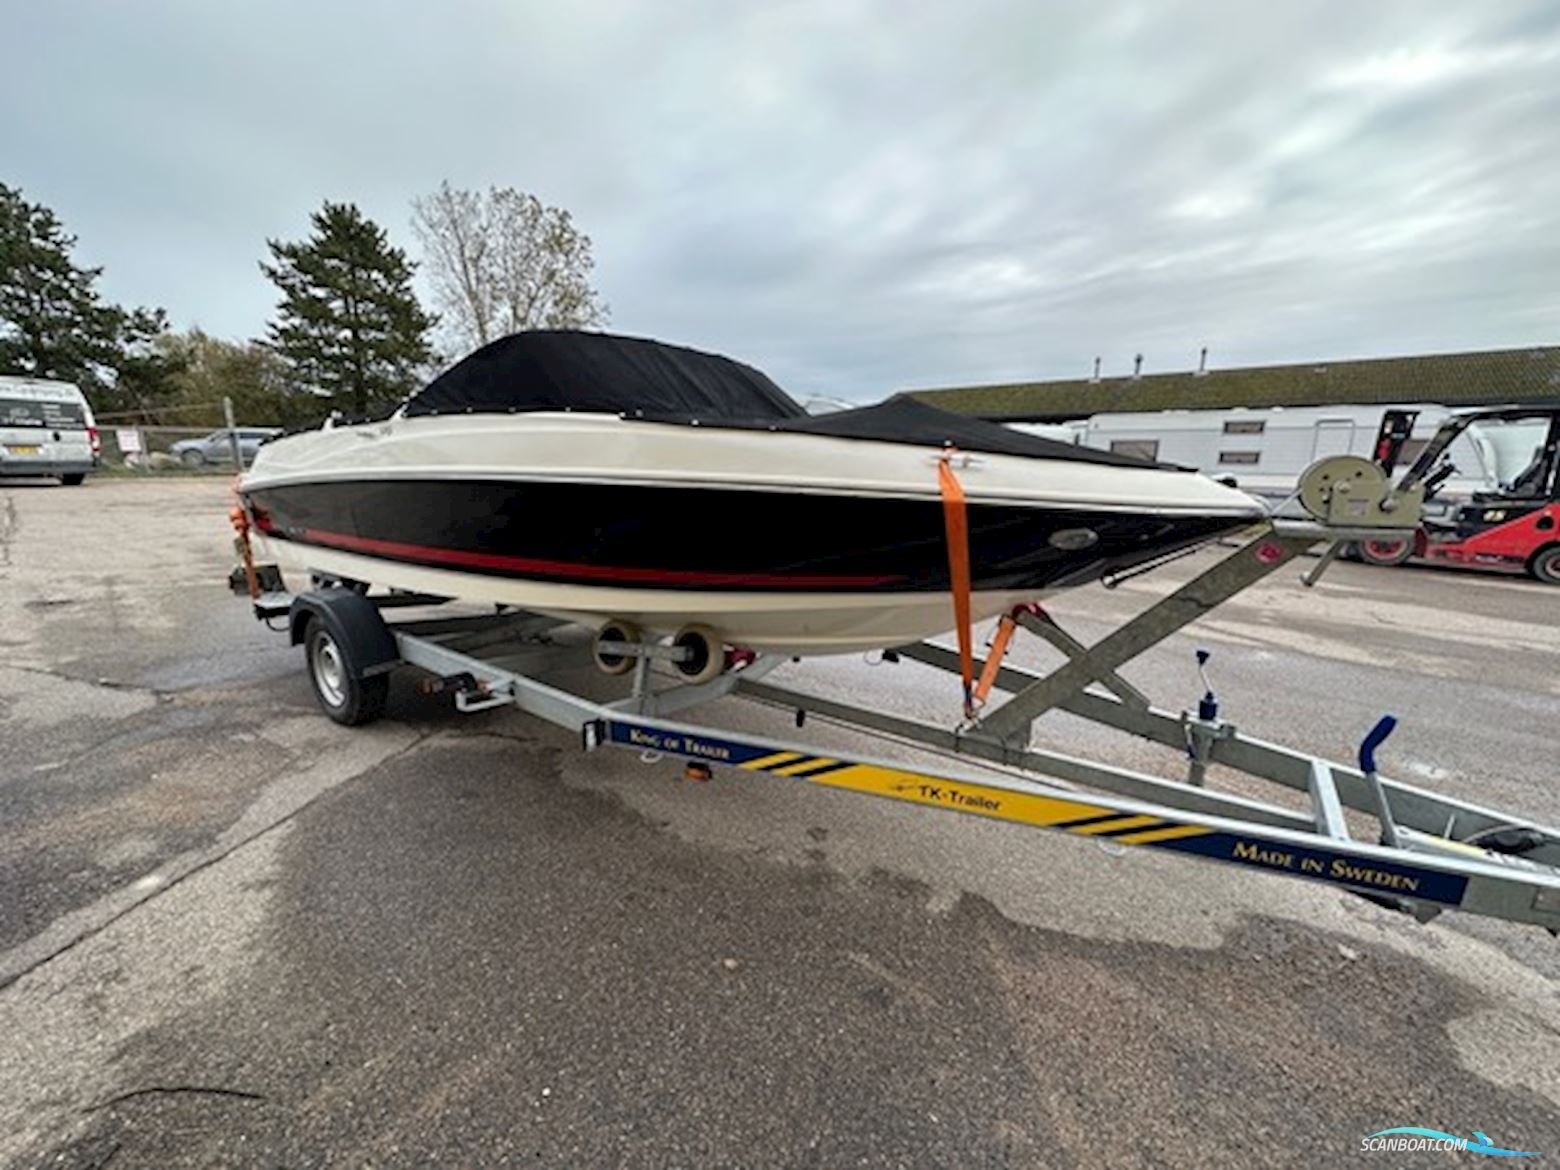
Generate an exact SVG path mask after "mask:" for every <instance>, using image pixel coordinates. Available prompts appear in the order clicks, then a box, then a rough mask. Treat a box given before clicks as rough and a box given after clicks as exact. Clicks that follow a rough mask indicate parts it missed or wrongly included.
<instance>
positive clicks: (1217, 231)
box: [0, 0, 1560, 399]
mask: <svg viewBox="0 0 1560 1170" xmlns="http://www.w3.org/2000/svg"><path fill="white" fill-rule="evenodd" d="M5 24H6V37H5V40H6V49H5V81H4V85H3V88H0V181H5V182H8V183H10V184H12V185H16V186H20V187H21V188H22V189H23V190H24V191H25V192H26V194H27V195H28V196H29V197H30V198H32V199H34V200H37V201H41V202H43V203H46V204H48V205H50V206H52V207H53V208H54V209H55V210H56V211H57V212H58V213H59V214H60V215H61V216H62V217H63V218H64V220H65V222H66V225H67V226H68V227H69V228H70V229H71V230H72V231H74V232H75V233H76V234H77V235H78V236H79V237H80V246H79V249H78V255H79V259H81V260H82V261H84V262H89V263H93V264H102V265H104V266H105V267H106V273H105V276H104V280H103V288H104V291H105V292H106V293H107V294H108V295H109V296H110V297H112V298H114V299H116V300H120V301H123V302H127V303H137V304H155V305H162V306H165V307H166V308H167V309H168V311H169V313H170V314H171V316H172V318H173V320H174V322H175V323H176V324H177V325H180V326H184V325H191V324H199V325H200V326H201V327H203V328H205V329H207V330H209V331H211V332H214V333H217V334H220V335H224V336H231V337H253V336H258V335H260V333H261V332H262V330H263V328H264V323H265V321H266V318H267V317H268V316H269V314H270V312H271V309H272V307H273V304H274V297H273V289H272V288H271V286H270V285H269V284H267V283H266V282H265V280H264V278H263V277H262V276H261V275H260V273H259V270H258V268H257V266H256V264H257V261H258V259H259V258H260V256H261V254H262V252H263V246H264V240H265V238H266V237H268V236H271V237H281V238H298V237H301V236H303V235H304V234H306V232H307V218H308V215H309V212H310V211H311V210H313V209H314V208H316V207H317V206H318V205H319V203H320V201H321V200H322V199H324V198H331V199H337V200H352V201H355V202H357V203H358V204H359V205H360V206H361V207H362V208H363V209H364V210H365V211H366V212H367V213H368V214H369V215H371V216H372V217H374V218H375V219H377V220H378V221H379V222H381V223H382V224H384V225H385V226H386V228H387V229H388V230H389V232H390V234H391V237H392V238H393V239H394V240H396V241H397V242H398V243H400V244H401V245H402V246H404V247H406V248H407V249H408V251H410V252H411V253H412V254H413V256H414V257H415V255H416V243H415V239H414V237H413V236H412V232H411V229H410V226H409V222H408V220H409V207H408V204H409V201H410V200H411V198H412V197H413V196H415V195H418V194H421V193H424V192H427V191H430V190H432V189H433V188H435V187H436V186H437V185H438V184H439V182H440V181H441V180H443V179H449V180H450V181H451V182H452V183H454V184H455V185H456V186H468V187H482V186H486V185H489V184H498V185H512V186H516V187H519V188H521V189H523V190H527V191H531V192H534V193H535V194H537V195H538V196H540V197H541V198H542V199H543V200H545V201H547V202H550V203H555V204H559V205H562V206H564V207H567V208H569V209H570V210H571V211H572V212H573V213H574V215H575V217H576V218H577V220H578V222H579V223H580V224H581V226H582V227H583V228H584V229H585V230H586V231H587V232H588V233H589V234H590V235H591V236H592V237H593V239H594V240H595V248H596V257H597V277H598V282H597V283H598V286H599V287H600V289H601V291H602V293H603V295H604V296H605V298H606V299H607V301H608V302H609V303H610V305H611V309H612V328H613V329H615V330H618V331H620V332H626V333H635V334H641V335H648V336H655V337H660V338H663V339H665V340H669V341H677V342H681V343H685V344H690V345H696V346H701V347H705V348H712V349H718V350H721V351H724V352H727V353H730V354H732V355H733V356H737V357H741V358H743V359H745V360H748V361H751V362H753V363H755V364H757V365H760V366H762V367H764V368H766V369H767V370H768V371H769V372H770V373H772V374H773V375H774V376H775V377H776V378H777V380H779V381H780V382H781V383H782V384H783V385H786V386H788V387H789V388H790V389H792V390H793V391H794V392H801V393H804V394H806V393H831V394H839V395H844V396H849V397H855V398H862V399H870V398H875V397H878V396H880V395H882V394H883V393H886V392H887V391H889V390H892V389H895V388H902V387H906V386H930V385H948V384H970V383H978V382H988V381H1001V380H1015V379H1028V378H1046V377H1071V376H1078V375H1082V374H1087V372H1088V370H1089V367H1090V365H1091V364H1092V360H1093V357H1094V355H1096V354H1099V355H1102V356H1103V358H1104V361H1105V369H1106V371H1107V372H1123V371H1126V370H1128V369H1130V367H1131V363H1132V356H1133V354H1134V353H1137V352H1142V353H1143V354H1144V355H1145V366H1144V368H1145V370H1146V371H1157V370H1166V369H1182V368H1187V367H1189V366H1191V365H1194V364H1195V362H1196V356H1197V349H1198V347H1199V346H1201V345H1204V344H1206V345H1208V346H1210V347H1211V350H1212V361H1213V363H1214V364H1216V365H1225V366H1230V365H1241V364H1251V363H1256V362H1267V361H1288V360H1296V361H1301V360H1307V359H1315V358H1341V357H1348V356H1368V355H1380V354H1392V353H1406V352H1424V351H1438V350H1457V349H1472V348H1484V347H1497V346H1512V345H1522V344H1528V343H1535V342H1539V343H1542V342H1550V343H1553V342H1556V341H1560V4H1557V3H1555V2H1554V0H1547V2H1544V3H1500V2H1495V0H1455V2H1452V3H1431V2H1429V0H1413V2H1409V3H1391V2H1387V0H1347V2H1344V3H1315V4H1299V3H1295V4H1286V3H1282V2H1279V0H1273V2H1254V0H1237V2H1233V3H1188V4H1171V3H1144V4H1111V3H1105V2H1098V0H1083V2H1080V3H1076V4H1071V5H1063V4H1055V3H1037V2H1030V3H1024V2H1022V0H1015V2H1012V3H989V2H982V0H957V2H951V0H950V2H939V3H911V2H908V0H899V2H889V0H885V2H883V3H851V2H846V0H819V2H816V3H814V2H796V3H772V4H760V3H748V4H733V3H729V2H724V0H710V2H686V3H682V2H676V0H604V2H578V0H576V2H571V3H568V4H559V3H535V4H521V3H507V4H501V3H469V2H459V3H457V2H452V0H441V2H439V3H404V2H392V0H371V2H363V3H333V2H331V0H308V2H307V3H293V2H286V0H263V2H262V0H249V2H239V0H234V2H218V3H214V2H212V0H186V2H182V3H179V2H162V3H158V2H154V0H142V2H137V3H119V2H111V0H100V2H98V3H90V2H83V3H31V4H22V3H16V4H12V5H9V6H8V12H7V15H6V17H5Z"/></svg>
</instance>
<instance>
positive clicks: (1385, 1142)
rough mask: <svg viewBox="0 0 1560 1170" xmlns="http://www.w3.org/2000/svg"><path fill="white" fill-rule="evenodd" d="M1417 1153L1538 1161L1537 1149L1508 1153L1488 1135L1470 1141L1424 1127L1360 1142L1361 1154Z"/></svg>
mask: <svg viewBox="0 0 1560 1170" xmlns="http://www.w3.org/2000/svg"><path fill="white" fill-rule="evenodd" d="M1417 1150H1446V1151H1448V1152H1452V1151H1464V1150H1466V1151H1467V1152H1468V1153H1470V1154H1490V1155H1493V1156H1494V1157H1497V1158H1536V1157H1538V1151H1536V1150H1506V1149H1502V1148H1501V1147H1500V1146H1497V1145H1496V1144H1495V1143H1494V1142H1492V1141H1490V1139H1489V1135H1488V1134H1484V1133H1480V1132H1479V1131H1478V1130H1474V1131H1473V1136H1472V1137H1471V1138H1464V1137H1458V1136H1457V1135H1456V1134H1454V1133H1446V1132H1444V1131H1442V1130H1439V1129H1426V1128H1425V1127H1424V1126H1422V1125H1400V1126H1398V1127H1397V1128H1396V1129H1382V1130H1377V1131H1376V1132H1375V1133H1373V1134H1371V1135H1370V1136H1369V1137H1366V1138H1361V1139H1360V1152H1361V1153H1362V1154H1370V1153H1378V1152H1380V1153H1394V1154H1397V1153H1407V1152H1409V1151H1417Z"/></svg>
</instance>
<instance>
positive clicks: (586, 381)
mask: <svg viewBox="0 0 1560 1170" xmlns="http://www.w3.org/2000/svg"><path fill="white" fill-rule="evenodd" d="M535 410H576V411H587V412H590V413H597V414H618V415H622V416H623V417H624V418H627V419H639V420H643V421H645V422H659V423H677V424H682V425H686V426H710V427H721V428H728V429H732V430H769V431H785V432H790V433H794V434H809V435H826V436H829V437H831V438H839V439H869V440H873V441H875V442H880V443H881V442H886V443H912V444H915V445H917V446H929V447H957V448H958V449H959V450H961V451H983V452H987V453H990V454H995V455H1017V456H1020V457H1023V458H1029V459H1069V460H1072V461H1074V462H1078V463H1104V464H1110V465H1113V466H1117V467H1152V466H1156V464H1153V463H1150V462H1149V461H1147V460H1143V459H1137V458H1134V457H1132V456H1130V455H1117V454H1114V453H1112V452H1110V451H1098V450H1095V449H1094V448H1092V447H1082V446H1076V445H1074V444H1072V443H1062V442H1058V441H1056V440H1055V439H1044V438H1041V437H1039V436H1038V435H1028V434H1024V433H1023V432H1021V431H1015V430H1012V429H1010V428H1008V427H1004V426H999V425H997V424H996V423H991V422H986V421H985V420H983V419H978V418H969V417H967V416H965V415H961V414H954V413H952V412H950V411H946V410H940V409H938V408H937V407H935V406H930V405H928V404H927V403H925V402H921V401H920V400H918V399H915V398H910V397H908V396H906V395H903V394H901V395H897V396H895V397H893V398H890V399H889V400H888V401H886V402H881V403H878V404H877V405H875V406H863V407H860V408H858V409H856V410H842V411H838V412H836V413H833V414H824V415H817V416H813V415H809V414H808V413H807V412H806V411H805V410H804V409H803V408H802V407H801V406H800V405H799V404H798V403H797V402H796V401H795V400H794V399H792V398H791V397H790V396H789V395H787V394H786V393H785V391H783V390H781V389H780V387H778V386H776V385H775V384H774V383H773V382H772V381H770V380H769V378H768V377H767V376H766V375H765V374H763V373H761V372H760V371H758V370H756V369H754V368H753V367H752V366H747V365H743V364H742V363H741V362H737V361H733V360H731V359H730V358H727V357H721V356H720V355H718V354H712V353H702V352H700V351H699V350H696V349H685V348H683V347H682V346H677V345H666V344H664V343H662V342H659V341H650V340H647V339H644V338H639V337H618V336H615V335H613V334H609V333H587V332H582V331H574V330H561V329H560V330H537V331H535V332H528V333H515V334H512V335H510V336H509V337H503V338H500V339H499V340H497V341H494V342H490V343H488V344H487V345H485V346H483V347H482V348H481V349H479V350H477V351H476V352H474V353H472V354H470V355H469V356H468V357H466V358H464V359H462V360H461V361H459V362H457V363H456V364H455V365H453V366H451V367H450V368H449V369H448V370H446V371H445V372H444V373H442V374H440V375H439V376H438V377H437V378H435V379H434V380H433V381H432V382H429V383H428V385H427V386H425V387H423V389H421V390H420V391H418V392H417V393H416V394H414V395H413V396H412V397H411V398H410V399H409V400H408V401H407V403H406V407H405V412H406V414H407V416H408V417H417V416H420V415H435V414H513V413H517V412H522V411H535Z"/></svg>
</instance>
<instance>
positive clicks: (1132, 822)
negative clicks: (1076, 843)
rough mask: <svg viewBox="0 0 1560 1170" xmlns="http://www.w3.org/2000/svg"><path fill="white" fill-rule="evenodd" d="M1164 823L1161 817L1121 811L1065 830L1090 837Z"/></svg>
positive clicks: (1120, 838) (1119, 839) (1124, 838)
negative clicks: (1116, 815)
mask: <svg viewBox="0 0 1560 1170" xmlns="http://www.w3.org/2000/svg"><path fill="white" fill-rule="evenodd" d="M1164 823H1165V821H1164V818H1163V817H1146V816H1133V815H1132V814H1130V813H1123V814H1122V815H1121V816H1119V817H1112V818H1111V819H1110V820H1108V821H1092V822H1091V823H1089V824H1087V825H1079V826H1077V827H1076V828H1072V829H1068V830H1067V831H1068V832H1069V833H1079V834H1081V835H1083V836H1085V837H1092V836H1094V834H1096V833H1119V832H1121V830H1122V829H1145V828H1147V827H1148V826H1150V825H1163V824H1164ZM1116 839H1117V840H1118V841H1125V840H1127V839H1128V838H1126V837H1118V838H1116Z"/></svg>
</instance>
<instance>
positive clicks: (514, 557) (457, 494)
mask: <svg viewBox="0 0 1560 1170" xmlns="http://www.w3.org/2000/svg"><path fill="white" fill-rule="evenodd" d="M470 421H471V420H441V419H427V420H393V421H392V422H391V423H389V424H382V425H381V426H379V427H376V428H340V429H338V430H335V431H331V430H327V431H323V432H317V433H314V434H311V435H304V436H298V437H297V438H296V439H288V440H283V441H281V442H279V443H276V444H271V445H267V446H266V447H265V448H262V451H261V457H260V459H258V460H257V461H256V466H255V468H254V470H253V471H252V472H251V474H250V475H249V476H248V477H246V479H245V481H244V483H243V485H242V489H241V490H242V492H243V495H244V498H245V500H246V502H247V504H248V506H249V509H250V512H251V515H252V516H253V518H254V522H255V527H256V529H257V533H258V536H257V539H259V540H260V541H261V542H262V544H263V552H264V553H265V554H266V555H268V556H270V557H272V558H274V559H276V560H277V561H278V562H279V563H281V564H282V565H283V566H284V567H291V568H295V569H304V570H310V571H314V572H319V573H324V574H328V575H333V576H341V577H347V578H352V579H355V580H361V581H366V582H369V583H371V584H376V585H380V586H384V587H390V588H397V589H407V590H415V591H419V592H426V593H433V594H438V595H442V596H451V597H458V598H460V599H463V600H468V601H480V602H490V603H494V604H504V605H513V606H517V607H521V608H524V609H530V610H536V611H539V612H545V613H551V614H556V615H558V616H562V617H566V618H569V619H571V620H578V621H582V622H586V623H592V622H600V621H604V620H606V619H608V618H613V619H618V620H626V621H630V622H633V623H635V624H636V625H638V626H640V627H641V628H643V629H645V630H648V631H652V632H657V633H664V632H671V631H674V630H675V629H677V628H678V627H679V626H681V625H684V624H687V623H690V622H702V623H705V624H708V625H710V626H713V627H714V628H715V629H716V630H717V631H718V632H719V633H720V634H721V635H722V636H723V637H724V638H725V639H726V640H727V641H729V642H731V643H733V644H736V645H741V646H748V647H752V648H754V649H759V650H767V651H774V652H785V653H792V654H826V653H841V652H847V651H856V650H863V649H870V648H874V647H884V646H892V645H898V644H902V643H905V642H911V641H915V640H918V639H920V638H925V637H929V636H932V635H935V634H939V633H943V632H945V631H947V630H948V629H950V628H952V626H953V608H952V604H951V600H950V592H949V590H950V584H949V567H948V552H947V543H946V534H945V521H944V508H943V503H942V500H941V497H940V495H939V494H938V489H937V477H936V456H935V453H934V452H928V451H926V450H924V449H920V448H916V447H910V446H897V447H896V446H895V445H893V444H888V443H875V442H851V441H846V440H839V439H833V438H817V437H811V436H777V435H759V436H754V435H751V434H746V433H742V432H732V431H721V430H717V429H715V428H707V429H699V428H690V427H670V426H660V425H655V424H635V423H629V422H625V421H623V420H618V419H606V420H603V419H601V418H599V417H598V418H595V419H580V418H576V419H567V418H565V419H562V420H560V419H559V418H557V417H556V416H553V417H551V418H546V419H541V420H538V419H537V418H536V416H521V417H520V418H515V419H508V418H499V419H487V420H484V426H483V427H482V429H481V430H477V429H474V428H470V427H469V423H470ZM505 438H507V439H508V440H509V442H508V443H507V446H506V445H505V444H504V443H502V442H498V440H503V439H505ZM441 443H442V444H443V453H442V461H443V466H442V467H438V466H436V465H435V464H436V460H435V459H433V458H431V457H430V456H431V454H437V453H438V451H437V448H438V446H439V444H441ZM495 443H496V446H495ZM484 444H485V446H484ZM430 449H433V450H432V452H431V451H430ZM457 449H459V450H460V452H461V453H460V455H458V456H457V455H456V454H455V451H456V450H457ZM754 451H757V452H762V453H763V454H765V455H768V456H770V457H771V458H772V459H773V460H774V461H775V462H778V463H781V464H782V465H783V466H785V467H788V468H789V469H790V471H791V473H792V476H793V477H794V478H793V482H791V483H789V484H782V483H780V482H777V479H776V477H775V476H774V475H773V474H772V473H770V471H769V469H767V468H764V467H757V468H755V467H754V466H753V465H752V464H751V462H749V463H748V464H747V465H746V466H745V467H744V466H739V464H740V456H741V454H742V453H743V452H754ZM734 452H735V454H734ZM500 453H501V454H502V455H503V457H505V458H507V460H508V463H509V467H508V469H502V468H498V467H495V466H494V465H493V460H494V459H496V458H498V457H499V454H500ZM587 463H590V464H592V466H590V467H586V466H584V464H587ZM1044 463H1045V461H1038V460H1023V459H1003V458H992V459H990V460H985V461H983V462H981V463H979V464H975V465H973V466H971V467H970V468H968V469H966V471H965V472H964V473H963V478H964V480H965V481H966V483H967V485H968V487H967V491H968V492H969V495H970V499H969V502H968V504H967V509H966V515H967V518H968V525H969V547H970V561H971V570H972V574H971V575H972V583H973V598H972V610H973V612H974V615H975V616H976V617H977V618H985V617H990V616H993V615H995V614H998V613H1001V612H1003V611H1005V610H1007V609H1009V608H1010V607H1012V606H1013V605H1016V604H1019V603H1021V602H1025V601H1032V600H1037V599H1039V598H1042V597H1044V596H1047V595H1048V594H1050V593H1052V592H1055V591H1056V590H1059V589H1063V588H1067V587H1069V586H1072V585H1076V584H1081V583H1083V582H1086V581H1089V580H1093V579H1096V578H1098V577H1099V576H1100V575H1101V574H1102V573H1104V572H1107V571H1110V570H1119V569H1122V568H1126V567H1130V566H1132V565H1136V564H1140V563H1142V562H1144V561H1146V560H1149V559H1152V558H1155V557H1158V556H1161V555H1163V554H1165V553H1168V552H1171V551H1174V550H1176V549H1179V548H1184V547H1188V546H1191V545H1195V544H1198V543H1201V542H1203V541H1206V540H1208V539H1210V538H1212V537H1215V536H1218V535H1220V534H1221V533H1224V532H1228V531H1231V530H1234V529H1238V528H1240V527H1242V526H1243V525H1245V524H1247V523H1249V522H1250V521H1251V520H1252V519H1253V518H1254V517H1255V515H1256V514H1258V512H1257V511H1256V505H1254V504H1252V503H1250V501H1248V500H1246V498H1245V497H1243V496H1240V495H1239V494H1238V493H1233V492H1229V490H1228V489H1225V488H1222V487H1220V486H1219V485H1216V484H1209V483H1207V481H1201V483H1202V484H1203V485H1206V486H1205V487H1203V486H1199V485H1198V484H1197V483H1192V482H1189V481H1192V480H1196V479H1197V477H1194V476H1187V475H1184V474H1182V473H1177V472H1172V471H1164V470H1159V469H1152V468H1145V469H1143V471H1142V472H1138V471H1137V470H1136V469H1127V470H1123V469H1117V468H1109V469H1105V470H1106V471H1107V472H1108V473H1113V475H1114V480H1115V482H1116V483H1117V484H1118V485H1119V484H1121V483H1123V482H1124V483H1125V484H1126V485H1127V486H1128V487H1136V488H1138V489H1139V490H1140V491H1147V492H1148V493H1149V495H1150V497H1152V495H1153V489H1154V487H1155V485H1157V484H1161V483H1162V484H1163V485H1164V488H1163V490H1162V491H1161V492H1160V495H1161V496H1162V497H1163V498H1161V499H1159V500H1155V501H1153V502H1147V503H1146V502H1144V500H1143V499H1142V498H1141V496H1140V497H1139V498H1138V500H1137V501H1136V502H1135V503H1134V502H1133V500H1132V499H1131V498H1130V497H1124V496H1122V495H1119V494H1118V495H1117V496H1111V495H1109V491H1108V489H1109V488H1110V487H1111V485H1112V480H1111V479H1110V478H1108V477H1104V478H1102V477H1101V476H1100V474H1099V469H1097V468H1087V469H1082V470H1081V471H1080V472H1079V473H1078V474H1077V480H1078V482H1079V483H1080V484H1082V485H1083V486H1085V487H1089V488H1090V491H1089V492H1085V493H1082V494H1083V496H1084V498H1083V499H1082V500H1080V501H1078V502H1069V501H1068V500H1067V493H1066V491H1065V490H1064V488H1065V483H1064V482H1063V481H1062V480H1059V479H1058V474H1059V471H1058V468H1056V467H1045V466H1044ZM601 464H605V465H606V466H605V467H602V466H600V465H601ZM457 469H459V470H457ZM712 469H720V470H723V471H724V474H716V473H715V472H714V471H713V470H712ZM1067 470H1068V469H1067V468H1062V469H1060V472H1061V474H1063V475H1064V476H1065V473H1066V471H1067ZM1026 474H1027V476H1028V482H1029V483H1030V484H1031V486H1032V487H1033V486H1034V485H1038V486H1039V487H1040V488H1042V489H1043V490H1032V491H1031V492H1030V494H1028V495H1027V496H1026V494H1025V491H1024V485H1025V482H1026V480H1025V476H1026ZM1091 476H1092V477H1093V478H1092V479H1091V478H1090V477H1091ZM1134 477H1137V478H1136V479H1134ZM1156 477H1158V478H1156ZM1096 484H1097V485H1100V486H1098V487H1096V486H1094V485H1096ZM1208 488H1211V489H1212V492H1211V493H1209V492H1207V490H1206V489H1208ZM982 489H984V490H982ZM1177 492H1179V493H1180V495H1179V496H1177V495H1176V494H1175V493H1177ZM1198 492H1203V493H1204V494H1203V495H1202V496H1198V495H1197V493H1198ZM1074 494H1075V495H1077V494H1079V493H1076V492H1075V493H1074Z"/></svg>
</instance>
